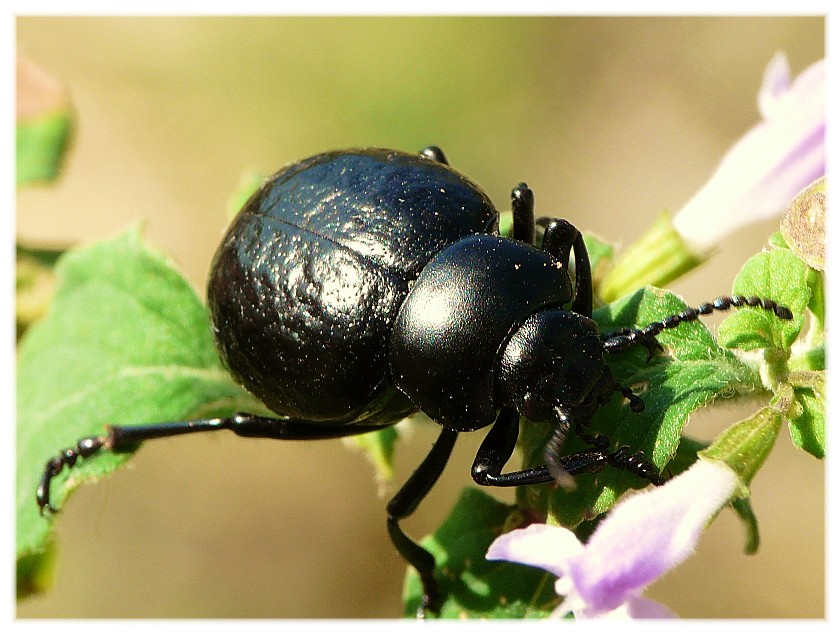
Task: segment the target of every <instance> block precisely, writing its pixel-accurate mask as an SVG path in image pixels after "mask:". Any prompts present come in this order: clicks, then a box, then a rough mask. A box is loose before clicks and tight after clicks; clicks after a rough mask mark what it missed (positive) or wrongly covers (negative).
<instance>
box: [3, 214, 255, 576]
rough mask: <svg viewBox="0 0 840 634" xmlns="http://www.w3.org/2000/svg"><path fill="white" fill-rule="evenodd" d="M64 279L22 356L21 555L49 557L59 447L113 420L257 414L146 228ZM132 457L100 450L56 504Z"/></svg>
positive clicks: (101, 249) (69, 269)
mask: <svg viewBox="0 0 840 634" xmlns="http://www.w3.org/2000/svg"><path fill="white" fill-rule="evenodd" d="M56 278H57V288H56V294H55V298H54V300H53V303H52V306H51V309H50V312H49V314H48V315H47V316H46V317H45V318H44V319H43V320H41V321H40V322H38V323H37V324H35V326H33V327H32V328H31V329H30V330H29V331H28V332H27V333H26V335H25V336H24V337H23V339H22V341H21V345H20V348H19V355H18V368H17V405H18V423H17V553H18V557H26V556H29V555H33V554H38V553H41V552H43V551H44V550H45V549H46V548H47V545H48V540H49V537H50V530H51V526H52V522H51V520H50V519H49V518H48V517H41V516H40V515H39V513H38V510H37V507H36V504H35V489H36V486H37V484H38V480H39V478H40V475H41V472H42V470H43V468H44V464H45V462H46V461H47V459H49V458H52V457H53V456H56V455H57V454H58V452H59V450H61V449H63V448H64V447H69V446H73V445H74V444H75V443H76V441H77V440H78V439H79V438H82V437H85V436H90V435H96V434H100V433H102V431H103V425H105V424H106V423H114V424H121V425H122V424H129V425H130V424H137V423H150V422H159V421H167V420H183V419H185V418H188V417H190V416H195V415H197V414H202V415H207V416H210V415H222V414H230V413H232V412H234V411H236V410H240V409H249V410H251V411H259V409H255V408H256V404H255V402H254V399H253V397H250V396H249V395H248V394H247V393H245V391H244V390H243V389H242V388H240V387H238V386H237V385H235V384H234V383H233V381H232V379H231V378H230V375H229V374H228V373H227V371H226V370H225V369H224V368H223V367H222V365H221V362H220V360H219V358H218V355H217V353H216V349H215V345H214V343H213V337H212V333H211V328H210V323H209V319H208V315H207V312H206V310H205V308H204V306H203V305H202V303H201V301H200V300H199V298H198V297H197V296H196V294H195V292H194V291H193V289H192V288H190V286H189V284H188V283H187V282H186V281H185V280H184V279H183V278H182V277H181V276H180V275H179V273H178V272H177V271H176V270H175V269H173V268H172V266H171V265H170V264H169V262H168V261H167V260H165V259H164V258H163V257H162V256H161V255H160V254H158V253H156V252H154V251H151V250H150V249H149V248H148V247H146V246H145V245H144V244H143V242H142V240H141V238H140V235H139V232H138V231H137V230H132V231H130V232H128V233H127V234H125V235H123V236H122V237H120V238H117V239H115V240H111V241H107V242H102V243H99V244H95V245H93V246H90V247H88V248H85V249H79V250H75V251H69V252H68V253H67V254H66V255H65V256H64V257H62V258H61V260H60V261H59V263H58V265H57V267H56ZM128 457H129V454H128V453H123V452H121V453H119V454H114V453H109V452H103V453H100V454H97V455H96V456H94V457H92V458H90V459H87V460H81V461H80V462H79V463H78V465H77V466H76V467H75V468H74V469H72V470H66V469H65V471H64V472H63V473H62V474H60V475H59V476H57V477H56V478H55V479H54V480H53V486H52V503H53V505H54V506H57V507H59V506H61V505H62V504H63V502H64V500H65V499H66V497H67V495H68V493H69V492H70V490H71V489H72V488H74V487H75V486H77V485H78V484H79V483H80V482H83V481H85V480H89V479H92V478H95V477H99V476H102V475H104V474H106V473H109V472H110V471H113V470H114V469H116V468H117V467H118V466H119V465H121V464H123V463H124V462H125V461H126V460H127V458H128ZM18 583H19V585H20V583H21V581H20V580H19V582H18ZM25 585H26V583H24V586H25Z"/></svg>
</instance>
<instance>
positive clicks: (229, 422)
mask: <svg viewBox="0 0 840 634" xmlns="http://www.w3.org/2000/svg"><path fill="white" fill-rule="evenodd" d="M220 429H229V430H231V431H232V432H234V433H235V434H237V435H238V436H245V437H249V438H274V439H277V440H319V439H328V438H341V437H344V436H352V435H355V434H363V433H366V432H369V431H375V430H377V429H382V427H381V426H374V425H344V426H332V427H328V426H317V425H313V424H312V423H311V422H308V421H305V420H297V419H288V418H269V417H266V416H257V415H255V414H235V415H234V416H231V417H230V418H204V419H199V420H188V421H176V422H167V423H152V424H149V425H133V426H110V425H108V426H107V427H106V433H105V434H103V435H101V436H91V437H89V438H83V439H82V440H80V441H79V442H78V443H76V446H75V447H70V448H68V449H65V450H63V451H61V452H60V453H59V454H58V455H57V456H56V457H54V458H51V459H50V460H48V461H47V464H46V465H45V467H44V471H43V473H42V475H41V479H40V481H39V484H38V489H37V491H36V492H35V499H36V501H37V503H38V509H39V510H40V511H41V513H43V512H44V511H45V510H46V511H50V512H53V513H54V512H55V511H56V509H55V507H53V506H52V504H50V482H51V481H52V479H53V478H54V477H55V476H57V475H58V474H59V473H61V471H62V469H63V468H64V467H65V466H67V467H68V468H72V467H73V466H75V464H76V462H77V461H78V459H79V458H88V457H90V456H92V455H93V454H95V453H97V452H99V451H100V450H101V449H107V450H111V451H120V450H121V449H122V450H125V449H129V448H132V447H134V446H135V445H137V444H138V443H141V442H143V441H145V440H154V439H155V438H167V437H169V436H179V435H181V434H190V433H197V432H206V431H217V430H220Z"/></svg>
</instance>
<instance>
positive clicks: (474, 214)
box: [36, 147, 791, 614]
mask: <svg viewBox="0 0 840 634" xmlns="http://www.w3.org/2000/svg"><path fill="white" fill-rule="evenodd" d="M512 210H513V238H506V237H501V236H500V235H499V214H498V212H497V211H496V209H495V207H494V206H493V204H492V203H491V201H490V199H489V198H488V197H487V195H486V194H485V193H484V192H483V191H482V190H481V189H480V188H479V187H478V186H477V185H476V184H475V183H473V182H472V181H470V180H468V179H467V178H465V177H464V176H462V175H461V174H459V173H458V172H456V171H455V170H453V169H452V168H450V167H449V165H448V162H447V160H446V158H445V156H444V155H443V153H442V152H441V150H440V149H439V148H436V147H430V148H428V149H426V150H424V151H423V152H422V153H420V154H407V153H403V152H397V151H393V150H384V149H361V150H346V151H336V152H328V153H324V154H319V155H317V156H313V157H311V158H308V159H305V160H303V161H300V162H297V163H294V164H291V165H288V166H286V167H285V168H283V169H282V170H280V171H279V172H278V173H277V174H275V175H274V176H273V177H272V178H271V179H269V180H268V181H267V182H266V183H265V184H264V185H263V187H262V188H261V189H260V190H259V191H258V192H256V193H255V194H254V195H253V196H252V197H251V198H250V200H249V201H248V202H247V203H246V205H245V206H244V208H243V210H242V211H241V212H240V213H239V215H238V216H237V217H236V219H235V220H234V221H233V223H232V224H231V226H230V228H229V229H228V231H227V233H226V235H225V237H224V239H223V241H222V243H221V245H220V247H219V249H218V251H217V252H216V255H215V258H214V260H213V264H212V269H211V273H210V278H209V283H208V304H209V309H210V313H211V316H212V321H213V328H214V332H215V336H216V341H217V344H218V348H219V351H220V353H221V356H222V358H223V360H224V361H225V363H226V364H227V366H228V367H229V369H230V371H231V373H232V374H233V376H234V378H235V379H236V380H237V381H239V382H240V383H241V384H242V385H243V386H245V387H246V388H247V389H248V390H250V391H251V392H252V393H253V394H254V395H255V396H257V397H258V398H259V399H260V400H261V401H262V402H263V403H264V404H265V405H266V406H267V407H268V408H269V409H270V410H272V411H273V412H275V413H276V414H277V415H278V418H268V417H263V416H256V415H253V414H247V413H242V414H236V415H234V416H232V417H231V418H213V419H202V420H193V421H179V422H168V423H156V424H150V425H144V426H132V427H120V426H114V427H108V429H107V433H106V434H104V435H102V436H95V437H90V438H85V439H82V440H80V441H79V443H78V444H77V445H76V446H75V447H72V448H69V449H66V450H64V451H62V452H61V453H60V454H59V455H58V456H56V457H55V458H53V459H51V460H49V461H48V462H47V464H46V467H45V469H44V472H43V475H42V478H41V481H40V485H39V487H38V491H37V494H36V497H37V503H38V506H39V508H40V509H41V511H42V512H43V511H44V510H45V509H46V510H50V511H54V510H55V509H53V507H52V506H51V505H50V497H49V493H50V480H51V479H52V478H53V477H54V476H56V475H57V474H58V473H59V472H60V471H61V470H62V468H63V467H64V466H65V465H67V466H68V467H72V466H73V465H74V464H75V463H76V461H77V460H78V458H80V457H84V458H86V457H89V456H91V455H92V454H94V453H95V452H97V451H98V450H100V449H103V448H104V449H111V450H113V449H119V448H123V447H127V446H130V445H133V444H136V443H138V442H140V441H144V440H150V439H153V438H162V437H166V436H172V435H177V434H184V433H192V432H199V431H211V430H217V429H230V430H232V431H233V432H235V433H236V434H238V435H241V436H251V437H259V438H277V439H295V440H301V439H321V438H337V437H342V436H348V435H353V434H360V433H365V432H369V431H372V430H376V429H381V428H382V427H384V426H388V425H393V424H394V423H396V422H397V421H399V420H401V419H403V418H405V417H406V416H408V415H410V414H411V413H412V412H415V411H416V410H417V409H420V410H422V411H423V412H424V413H426V414H427V415H428V416H429V417H430V418H431V419H433V420H434V421H436V422H437V423H439V424H440V425H441V427H442V430H441V433H440V437H439V438H438V440H437V441H436V442H435V443H434V445H433V447H432V449H431V451H430V452H429V454H428V456H427V457H426V458H425V460H424V461H423V462H422V464H421V465H420V466H419V467H418V469H417V470H416V471H415V472H414V473H413V474H412V476H411V477H410V478H409V480H408V481H407V482H406V483H405V484H404V485H403V487H402V488H401V489H400V490H399V492H398V493H397V494H396V495H395V496H394V497H393V499H391V501H390V502H389V504H388V507H387V527H388V532H389V534H390V536H391V539H392V540H393V542H394V545H395V546H396V548H397V550H398V551H399V552H400V554H401V555H402V556H403V557H404V558H405V559H406V561H408V562H409V563H410V564H411V565H412V566H414V568H416V569H417V571H418V572H419V574H420V578H421V580H422V583H423V589H424V597H423V603H422V605H421V608H420V613H421V614H424V613H425V612H426V611H427V610H430V611H437V610H438V609H439V607H440V605H441V600H442V597H441V596H440V593H439V590H438V585H437V583H436V581H435V578H434V568H435V562H434V559H433V557H432V556H431V555H430V554H429V553H428V552H427V551H426V550H424V549H423V548H422V547H421V546H419V545H418V544H416V543H415V542H414V541H412V540H411V539H410V538H409V537H407V536H406V535H405V533H404V532H403V531H402V529H401V528H400V526H399V521H400V520H401V519H403V518H405V517H407V516H408V515H410V514H411V513H412V512H413V511H414V509H415V508H416V507H417V505H418V504H419V503H420V501H421V500H422V499H423V497H424V496H425V495H426V494H427V493H428V491H429V490H430V489H431V487H432V486H433V485H434V483H435V481H436V480H437V478H438V476H439V475H440V474H441V472H442V471H443V468H444V466H445V464H446V461H447V459H448V458H449V455H450V452H451V450H452V447H453V445H454V443H455V439H456V437H457V435H458V433H459V432H463V431H472V430H476V429H480V428H482V427H487V426H490V425H492V428H491V430H490V432H489V433H488V435H487V437H486V438H485V440H484V441H483V443H482V444H481V446H480V448H479V450H478V453H477V455H476V458H475V462H474V463H473V466H472V477H473V479H474V480H475V481H476V482H477V483H478V484H481V485H487V486H518V485H526V484H536V483H543V482H549V481H552V480H558V481H560V482H561V483H562V482H564V481H567V480H568V479H569V478H570V476H572V475H575V474H580V473H586V472H597V471H600V470H601V469H603V468H604V466H605V465H607V464H611V465H613V466H615V467H619V468H623V469H626V470H628V471H630V472H632V473H635V474H637V475H638V476H640V477H642V478H644V479H646V480H648V481H650V482H651V483H654V484H661V483H662V482H663V478H662V477H661V476H660V475H659V473H658V471H657V470H656V468H655V467H654V465H653V464H652V463H650V462H648V461H646V460H645V459H644V457H643V456H642V454H641V453H639V452H637V453H631V451H630V449H629V447H626V446H623V447H618V448H616V449H615V450H611V449H610V446H611V442H610V440H609V439H608V438H605V437H604V436H600V435H596V436H592V435H590V434H587V433H586V432H585V431H584V427H586V425H588V424H589V422H590V420H591V418H592V416H593V414H594V412H595V410H596V409H597V408H598V407H599V406H600V405H602V404H604V403H606V402H607V401H608V400H609V399H610V398H611V397H612V395H613V394H614V393H615V392H618V393H620V394H621V395H623V396H624V397H626V398H627V399H628V400H629V404H630V407H631V408H632V409H633V410H634V411H640V410H641V409H642V408H643V407H644V403H643V402H642V400H641V399H640V398H639V397H638V396H636V395H635V394H634V393H633V392H632V391H631V390H629V389H628V388H625V387H622V386H621V385H619V384H618V383H617V382H616V381H615V379H614V378H613V375H612V373H611V372H610V370H609V368H608V367H607V365H606V363H605V361H604V356H605V355H606V354H610V353H614V352H619V351H621V350H624V349H626V348H627V347H629V346H630V345H632V344H634V343H642V344H643V345H646V346H647V347H648V348H649V350H650V351H651V353H653V351H654V350H655V349H656V348H657V347H659V344H658V343H657V342H656V339H655V337H656V335H657V334H659V333H660V332H661V331H662V330H663V329H665V328H673V327H675V326H677V325H679V324H680V323H682V322H683V321H690V320H693V319H696V318H697V317H698V315H701V314H708V313H710V312H712V311H713V310H716V309H717V310H725V309H727V308H729V307H730V306H731V305H735V306H741V305H750V306H759V307H761V308H763V309H766V310H772V311H773V312H774V313H775V314H776V315H777V316H778V317H780V318H782V319H790V318H791V313H790V311H789V310H788V309H787V308H785V307H783V306H778V305H777V304H776V303H775V302H774V301H772V300H769V299H763V298H756V297H742V296H735V297H721V298H719V299H717V300H715V301H714V302H710V303H706V304H702V305H701V306H699V307H697V308H689V309H686V310H685V311H683V312H682V313H680V314H678V315H673V316H670V317H668V318H666V319H664V320H662V321H661V322H656V323H654V324H651V325H650V326H647V327H646V328H641V329H626V330H622V331H619V332H615V333H609V334H601V333H599V331H598V328H597V326H596V324H595V322H594V321H592V319H591V317H592V301H593V298H592V278H591V272H590V266H589V259H588V255H587V251H586V247H585V245H584V242H583V238H582V236H581V234H580V233H579V232H578V231H577V229H575V228H574V227H573V226H572V225H571V224H569V223H568V222H566V221H565V220H558V219H541V220H540V221H539V224H541V225H542V226H543V227H544V229H545V231H544V235H543V239H542V243H541V246H540V247H539V248H538V247H537V246H535V240H536V226H535V225H536V224H537V223H535V220H534V198H533V194H532V192H531V190H530V189H529V188H528V187H527V185H525V184H524V183H521V184H519V185H518V186H517V187H515V188H514V189H513V192H512ZM572 254H574V264H575V274H574V278H575V279H574V285H573V284H572V279H571V277H570V274H569V261H570V257H571V255H572ZM522 416H524V417H525V418H526V419H528V420H531V421H551V422H552V423H553V424H554V425H555V431H554V432H553V435H552V437H551V440H550V441H549V442H548V446H547V447H546V452H545V453H546V464H544V465H541V466H539V467H535V468H531V469H527V470H522V471H514V472H510V473H502V468H503V467H504V465H505V464H506V462H507V461H508V459H509V458H510V457H511V455H512V453H513V450H514V446H515V444H516V440H517V437H518V434H519V422H520V417H522ZM570 430H573V431H574V433H576V434H577V435H579V436H580V437H581V438H582V439H583V440H584V441H585V442H587V443H588V444H590V445H591V447H592V448H591V449H586V450H584V451H580V452H577V453H575V454H572V455H565V456H564V455H561V449H562V445H563V442H564V440H565V438H566V436H567V434H568V432H569V431H570Z"/></svg>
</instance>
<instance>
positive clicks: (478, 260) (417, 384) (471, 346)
mask: <svg viewBox="0 0 840 634" xmlns="http://www.w3.org/2000/svg"><path fill="white" fill-rule="evenodd" d="M571 298H572V289H571V281H570V279H569V274H568V271H566V270H565V269H563V268H561V267H560V264H559V262H557V261H556V260H554V259H553V258H552V257H551V256H550V255H548V254H547V253H545V252H544V251H540V250H538V249H536V248H534V247H532V246H530V245H527V244H525V243H523V242H518V241H515V240H510V239H507V238H500V237H498V236H486V235H485V236H472V237H469V238H465V239H464V240H461V241H460V242H458V243H455V244H453V245H451V246H449V247H447V248H446V249H444V250H443V251H441V252H440V253H439V254H438V255H437V256H435V257H434V258H433V259H432V260H431V261H430V262H429V263H428V264H427V265H426V267H425V268H424V269H423V271H422V273H421V274H420V276H419V277H418V279H417V282H416V283H415V284H414V286H413V287H412V289H411V292H410V293H409V294H408V297H407V298H406V299H405V301H404V302H403V304H402V307H401V308H400V311H399V313H398V315H397V319H396V322H395V325H394V330H393V333H392V336H391V342H390V350H391V354H390V357H389V358H390V364H391V374H392V377H393V381H394V383H395V384H396V385H397V387H399V388H400V389H401V390H402V391H404V392H405V393H406V394H408V396H409V397H411V399H412V400H413V401H414V403H415V404H417V406H418V407H420V409H422V410H423V411H424V412H425V413H426V414H427V415H429V416H430V417H431V418H432V419H434V420H435V421H437V422H438V423H440V424H441V425H443V426H445V427H449V428H450V429H454V430H457V431H469V430H472V429H478V428H480V427H484V426H486V425H489V424H490V423H492V422H493V420H494V418H495V415H496V409H497V408H496V406H495V405H494V401H493V391H494V388H493V381H494V371H495V367H496V359H497V357H498V356H499V354H500V352H501V349H502V346H503V344H504V343H505V342H506V341H507V339H508V338H509V337H510V336H511V334H512V332H513V331H514V330H515V329H516V328H517V327H518V326H519V325H520V324H522V323H523V322H524V321H525V320H526V319H527V318H528V317H529V316H530V315H531V314H533V313H535V312H536V311H537V310H539V309H541V308H545V307H549V306H553V307H560V306H562V305H563V304H565V303H566V302H568V301H569V300H570V299H571Z"/></svg>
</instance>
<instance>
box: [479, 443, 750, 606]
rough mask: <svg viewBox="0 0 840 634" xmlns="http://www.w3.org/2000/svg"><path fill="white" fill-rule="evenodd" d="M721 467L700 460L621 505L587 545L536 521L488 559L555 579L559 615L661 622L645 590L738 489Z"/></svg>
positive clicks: (683, 554) (501, 541)
mask: <svg viewBox="0 0 840 634" xmlns="http://www.w3.org/2000/svg"><path fill="white" fill-rule="evenodd" d="M739 483H740V481H739V479H738V477H737V476H736V474H735V472H734V471H732V470H731V469H730V468H729V467H727V466H726V465H725V464H723V463H722V462H717V461H711V460H705V459H702V458H701V459H699V460H698V461H697V462H696V463H695V464H694V465H693V466H692V467H691V468H690V469H688V470H687V471H685V472H684V473H682V474H680V475H679V476H677V477H675V478H673V479H672V480H670V481H669V482H668V483H667V484H666V485H664V486H661V487H656V488H654V489H650V490H648V491H645V492H644V493H638V494H635V495H632V496H631V497H629V498H627V499H626V500H624V501H623V502H621V503H620V504H617V505H616V506H615V507H614V508H613V509H612V511H610V513H609V515H608V516H607V518H606V519H604V521H603V522H601V524H600V526H598V529H597V530H596V531H595V533H593V534H592V536H591V537H590V538H589V541H588V542H587V543H586V544H581V543H580V542H579V541H578V539H577V537H575V535H574V533H572V532H571V531H570V530H568V529H565V528H561V527H558V526H548V525H546V524H532V525H531V526H528V527H527V528H523V529H517V530H514V531H512V532H510V533H507V534H505V535H502V536H501V537H499V538H497V539H496V540H495V541H494V542H493V543H492V544H491V546H490V549H489V550H488V551H487V559H491V560H500V559H501V560H506V561H512V562H516V563H522V564H526V565H529V566H536V567H538V568H542V569H544V570H547V571H548V572H550V573H552V574H554V575H556V576H557V577H558V579H557V581H556V583H555V590H556V591H557V594H558V595H560V596H562V597H564V600H563V602H562V603H561V605H560V607H558V608H557V610H556V611H555V616H559V617H562V616H565V615H566V614H568V613H570V612H572V613H574V615H575V617H576V618H579V619H581V618H663V617H673V616H675V615H674V614H673V613H672V612H671V611H670V610H669V609H668V608H667V607H665V606H664V605H662V604H660V603H657V602H655V601H652V600H649V599H645V598H644V597H643V596H642V593H643V592H644V590H645V588H647V586H649V585H650V584H651V583H653V582H654V581H655V580H656V579H658V578H659V577H661V576H662V575H663V574H665V573H666V572H668V570H670V569H671V568H673V567H675V566H677V565H678V564H680V563H682V562H683V561H684V560H685V559H686V558H687V557H688V556H689V555H690V554H691V553H692V552H693V550H694V547H695V545H696V544H697V540H698V539H699V537H700V533H701V532H702V531H703V529H704V528H705V527H706V524H707V523H708V522H709V521H710V520H711V518H712V517H714V515H715V514H716V513H717V512H718V510H720V508H721V507H722V506H723V505H724V504H726V502H727V501H728V500H729V499H730V498H731V497H732V495H733V493H734V492H735V491H736V489H737V487H739Z"/></svg>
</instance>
